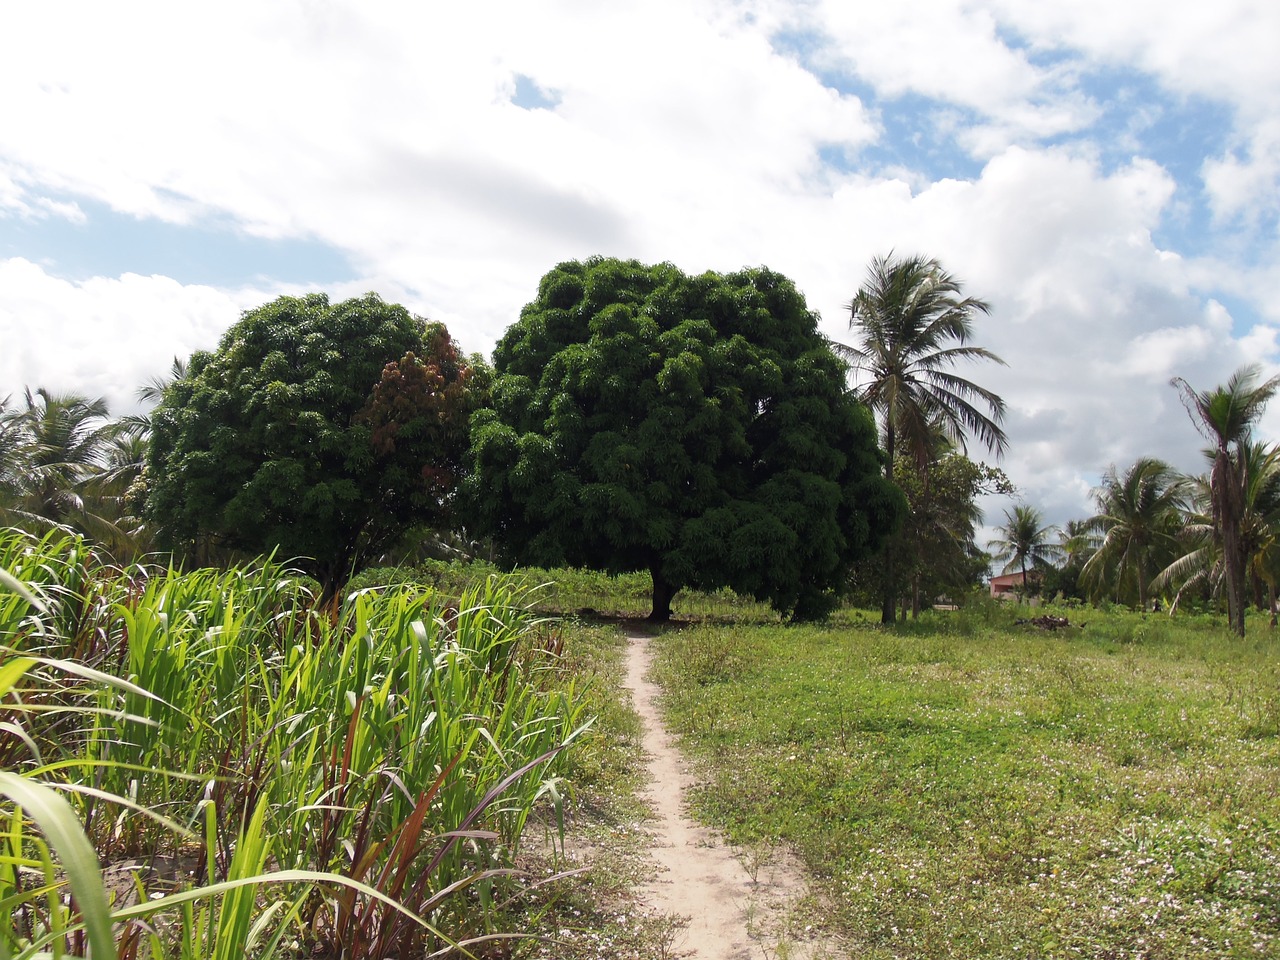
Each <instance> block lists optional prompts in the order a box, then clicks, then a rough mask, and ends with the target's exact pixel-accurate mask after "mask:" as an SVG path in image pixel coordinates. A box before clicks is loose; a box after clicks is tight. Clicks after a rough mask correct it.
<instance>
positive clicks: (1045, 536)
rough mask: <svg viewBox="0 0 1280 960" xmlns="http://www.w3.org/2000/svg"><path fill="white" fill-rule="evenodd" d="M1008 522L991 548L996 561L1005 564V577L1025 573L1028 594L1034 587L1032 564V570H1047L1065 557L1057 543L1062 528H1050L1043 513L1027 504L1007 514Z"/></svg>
mask: <svg viewBox="0 0 1280 960" xmlns="http://www.w3.org/2000/svg"><path fill="white" fill-rule="evenodd" d="M1004 518H1005V522H1004V525H1003V526H999V527H996V532H997V533H999V534H1000V536H999V537H997V538H996V539H994V540H992V541H990V542H989V543H988V544H987V545H988V546H989V547H991V548H992V549H993V550H994V551H995V555H994V557H993V558H992V559H994V560H995V562H996V563H1000V562H1004V569H1003V570H1002V571H1001V573H1009V572H1010V571H1012V570H1015V569H1017V570H1021V571H1022V589H1023V592H1024V593H1025V592H1026V590H1027V588H1028V586H1029V583H1030V581H1028V580H1027V565H1028V564H1030V566H1031V569H1032V570H1044V569H1045V568H1046V567H1050V566H1052V565H1053V564H1054V563H1056V562H1057V560H1058V559H1059V558H1060V557H1061V556H1062V547H1061V546H1059V545H1058V544H1057V543H1055V542H1054V540H1053V538H1054V536H1055V535H1056V534H1057V533H1058V528H1057V527H1055V526H1052V525H1048V526H1046V525H1045V523H1044V518H1043V517H1042V516H1041V515H1040V511H1039V510H1037V509H1036V508H1035V507H1029V506H1026V505H1024V504H1019V505H1017V506H1015V507H1014V508H1013V510H1012V511H1009V510H1006V511H1005V512H1004Z"/></svg>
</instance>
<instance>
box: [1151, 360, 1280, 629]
mask: <svg viewBox="0 0 1280 960" xmlns="http://www.w3.org/2000/svg"><path fill="white" fill-rule="evenodd" d="M1258 377H1259V371H1258V368H1257V367H1256V366H1247V367H1242V368H1240V369H1239V370H1237V371H1236V372H1235V373H1233V374H1232V375H1231V377H1230V379H1228V380H1227V382H1226V384H1225V385H1223V386H1218V387H1214V388H1213V389H1212V390H1203V391H1196V390H1194V389H1192V387H1191V385H1190V384H1189V383H1187V381H1185V380H1183V379H1182V378H1181V377H1174V378H1173V380H1171V381H1170V383H1171V384H1172V386H1173V387H1174V388H1175V389H1177V390H1178V392H1179V394H1180V395H1181V397H1182V405H1183V406H1184V407H1186V409H1187V414H1188V416H1190V417H1191V422H1192V423H1193V424H1195V427H1196V429H1197V430H1199V431H1200V434H1201V435H1202V436H1203V437H1205V439H1207V440H1208V441H1209V442H1210V443H1212V444H1213V453H1214V455H1213V468H1212V470H1211V471H1210V474H1209V493H1210V498H1211V505H1212V509H1213V529H1214V536H1215V538H1216V539H1217V540H1218V541H1219V543H1220V544H1221V548H1222V559H1223V573H1224V575H1225V578H1226V589H1227V618H1228V620H1229V621H1230V623H1231V629H1232V630H1233V631H1235V633H1236V634H1237V635H1238V636H1241V637H1243V636H1244V606H1245V594H1244V574H1245V561H1246V557H1245V553H1244V545H1243V542H1242V539H1241V525H1242V522H1243V518H1244V499H1245V489H1244V488H1245V478H1244V473H1243V469H1242V464H1243V457H1241V456H1240V448H1241V445H1242V444H1245V443H1247V442H1248V441H1249V438H1250V434H1251V430H1252V427H1253V423H1254V422H1255V421H1256V420H1257V419H1258V417H1259V416H1260V415H1261V414H1262V411H1263V408H1265V407H1266V405H1267V402H1268V401H1269V400H1270V399H1271V398H1272V396H1274V395H1275V392H1276V390H1277V389H1280V376H1275V377H1272V378H1270V379H1269V380H1267V381H1265V382H1263V383H1259V382H1258Z"/></svg>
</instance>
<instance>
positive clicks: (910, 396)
mask: <svg viewBox="0 0 1280 960" xmlns="http://www.w3.org/2000/svg"><path fill="white" fill-rule="evenodd" d="M960 287H961V285H960V282H959V281H958V280H956V279H955V278H954V277H953V276H951V274H949V273H947V272H946V271H945V270H943V269H942V266H941V265H940V264H939V263H938V261H937V260H930V259H926V258H924V257H920V256H910V257H902V258H898V257H895V256H894V255H893V254H892V253H890V254H889V255H888V256H886V257H876V258H875V259H873V260H872V261H871V265H870V267H869V268H868V271H867V279H866V282H865V283H864V284H863V286H862V288H861V289H860V290H859V291H858V293H857V295H856V296H855V297H854V298H853V300H852V301H850V303H849V314H850V317H849V327H850V329H851V330H854V331H856V332H857V334H858V343H857V344H856V345H854V346H846V345H843V344H837V345H836V348H837V350H838V351H839V352H840V353H841V354H842V355H843V356H845V357H846V358H847V359H848V360H849V361H850V365H851V366H852V368H853V373H854V378H855V380H859V379H860V380H863V383H862V384H861V385H860V386H857V387H855V389H856V390H857V393H858V396H859V398H860V399H861V400H862V402H863V403H865V404H867V405H868V406H869V407H871V409H872V410H874V411H875V412H876V413H877V414H878V416H879V418H880V423H881V429H882V430H883V431H884V444H885V453H886V454H887V455H888V456H887V459H886V462H885V476H887V477H888V478H889V479H890V480H892V479H893V469H894V458H895V457H896V456H897V455H898V446H899V444H901V445H902V447H903V448H904V452H906V453H907V454H909V455H910V457H911V459H912V460H913V461H914V463H915V465H916V467H917V469H918V470H919V471H920V472H921V473H922V474H923V479H924V484H925V489H926V491H927V489H928V464H929V462H930V459H931V457H932V452H933V450H934V449H935V446H936V444H935V442H934V437H935V435H936V433H937V431H938V430H939V429H941V431H942V432H943V433H944V434H945V435H946V436H947V437H948V438H949V439H950V440H951V441H952V442H953V443H955V444H956V445H958V446H959V447H960V448H961V449H964V448H965V447H964V444H965V437H966V434H970V433H971V434H973V435H974V436H976V437H977V438H978V440H979V441H981V442H982V444H983V445H984V446H986V447H987V449H989V450H992V451H994V452H995V453H996V455H997V456H999V455H1000V454H1002V453H1003V452H1004V450H1005V447H1006V445H1007V444H1008V439H1007V438H1006V437H1005V434H1004V431H1003V429H1001V426H1000V423H1001V421H1002V420H1003V419H1004V401H1003V400H1001V399H1000V397H999V396H997V395H996V394H995V393H993V392H991V391H990V390H987V389H986V388H984V387H981V386H979V385H978V384H976V383H974V382H972V381H971V380H966V379H965V378H964V377H961V376H958V375H957V374H955V373H953V372H952V368H953V367H954V366H955V364H956V363H958V362H961V361H965V362H969V361H977V360H991V361H993V362H995V363H999V364H1002V365H1003V364H1004V361H1003V360H1001V359H1000V358H999V357H998V356H996V355H995V354H994V353H992V352H991V351H990V350H987V349H985V348H983V347H977V346H972V345H970V344H969V340H970V338H971V337H972V335H973V317H974V316H975V315H976V314H980V313H982V314H985V313H989V312H990V309H991V308H990V306H989V305H988V304H987V303H986V302H984V301H982V300H977V299H974V298H973V297H963V298H962V297H961V293H960ZM886 567H887V568H888V570H887V575H886V583H887V584H888V585H889V586H888V588H887V589H886V591H885V596H884V598H883V599H884V605H883V608H882V620H883V621H884V622H885V623H891V622H892V621H893V615H894V607H895V605H896V597H895V595H894V594H895V587H894V584H893V574H892V568H893V556H892V551H890V552H889V553H888V555H887V556H886Z"/></svg>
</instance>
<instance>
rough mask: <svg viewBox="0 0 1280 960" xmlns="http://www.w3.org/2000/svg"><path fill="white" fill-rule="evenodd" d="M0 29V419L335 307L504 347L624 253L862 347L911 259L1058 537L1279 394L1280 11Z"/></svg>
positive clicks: (591, 14) (306, 1) (156, 13)
mask: <svg viewBox="0 0 1280 960" xmlns="http://www.w3.org/2000/svg"><path fill="white" fill-rule="evenodd" d="M0 37H4V38H5V40H6V42H5V43H4V45H3V46H4V54H3V56H0V398H3V397H4V396H6V395H11V396H12V397H13V399H14V401H17V400H19V399H20V397H21V394H22V391H23V390H24V389H25V388H27V387H31V388H34V387H38V386H44V387H47V388H49V389H52V390H59V391H75V392H79V393H83V394H87V395H90V396H103V397H105V398H106V399H107V400H108V401H109V403H110V405H111V409H112V411H113V412H114V413H117V414H124V413H130V412H134V411H136V410H137V408H138V402H137V399H136V394H137V390H138V388H139V387H140V386H141V385H143V384H144V383H146V382H147V381H148V380H149V379H151V378H152V377H157V376H162V375H164V374H165V373H166V371H167V370H168V369H169V367H170V364H171V361H172V359H173V358H174V357H175V356H181V357H186V356H188V355H190V353H191V352H192V351H194V350H197V349H212V348H214V347H216V345H217V342H218V339H219V338H220V337H221V335H222V334H223V332H225V331H226V330H227V328H228V327H230V326H231V325H232V324H233V323H234V322H235V321H236V320H237V319H238V317H239V316H240V314H241V312H242V311H244V310H246V309H250V308H252V307H255V306H257V305H259V304H262V303H265V302H267V301H269V300H271V299H274V298H275V297H277V296H279V295H281V294H299V293H303V292H307V291H312V290H320V291H324V292H327V293H328V294H329V295H330V297H331V298H333V299H335V300H336V299H341V298H345V297H348V296H355V295H359V294H362V293H365V292H367V291H376V292H378V293H379V294H381V295H382V296H383V297H384V298H385V299H387V300H392V301H396V302H400V303H403V304H405V305H406V306H407V307H409V308H410V309H411V310H413V311H414V312H415V313H418V314H420V315H422V316H425V317H429V318H430V319H432V320H436V321H441V322H444V323H445V324H446V325H447V326H448V327H449V330H450V332H451V333H452V334H453V336H454V338H455V339H456V340H457V341H458V342H459V343H460V344H461V345H462V347H463V348H464V349H465V350H466V351H468V352H482V353H485V354H488V353H490V351H491V350H492V348H493V346H494V344H495V342H496V341H497V339H498V338H499V337H500V336H501V335H502V333H503V331H504V330H505V329H506V327H507V326H508V325H509V324H510V323H512V322H513V321H514V320H515V319H516V318H517V316H518V314H519V311H520V308H521V306H522V305H523V304H525V303H527V302H528V301H530V300H531V299H533V297H534V294H535V292H536V289H537V284H538V279H539V278H540V277H541V276H542V275H543V274H545V273H546V272H547V271H548V270H550V269H551V268H552V267H554V266H555V264H557V263H559V262H561V261H565V260H573V259H583V258H586V257H589V256H592V255H596V254H600V255H605V256H618V257H628V258H631V257H634V258H636V259H639V260H641V261H644V262H646V263H656V262H660V261H670V262H673V263H675V264H676V265H677V266H679V267H681V268H682V269H684V270H686V271H689V272H702V271H705V270H717V271H731V270H736V269H739V268H741V267H744V266H758V265H767V266H769V267H770V268H772V269H774V270H778V271H780V272H782V273H784V274H786V275H787V276H789V277H791V279H792V280H794V281H795V283H796V285H797V286H798V288H799V289H800V290H801V291H802V292H803V293H804V295H805V297H806V299H807V302H808V304H809V306H810V308H811V309H813V310H815V311H817V312H818V313H819V314H820V315H821V318H822V319H821V328H822V330H823V332H824V333H825V334H826V335H827V336H829V337H831V338H832V339H834V340H837V341H841V342H845V343H851V342H854V336H855V335H854V332H853V331H851V330H850V329H849V315H848V309H847V304H848V302H849V300H850V299H851V298H852V297H853V295H854V294H855V293H856V292H857V290H858V288H859V286H860V285H861V284H862V283H863V281H864V279H865V276H866V267H867V264H868V262H869V261H870V260H871V259H872V258H873V257H875V256H878V255H885V254H888V253H889V252H890V251H893V252H896V253H898V254H910V253H919V254H923V255H926V256H929V257H935V258H937V259H938V260H939V261H940V262H941V263H942V265H943V267H944V268H945V269H947V270H948V271H949V272H951V273H952V274H953V275H955V276H956V277H957V278H959V279H960V280H961V281H962V282H963V284H964V292H965V293H966V294H968V295H972V296H975V297H979V298H981V299H983V300H986V301H988V302H989V303H990V304H991V313H990V315H989V316H986V317H981V318H979V319H978V321H977V323H976V324H975V337H974V340H973V342H974V343H976V344H978V345H980V346H985V347H987V348H988V349H991V350H993V351H994V352H996V353H997V354H999V355H1000V357H1002V358H1003V359H1004V360H1005V362H1006V363H1007V366H1004V367H1000V366H996V365H994V364H985V365H975V366H972V367H966V368H962V369H961V370H960V371H958V372H960V373H961V374H962V375H965V376H968V377H970V378H971V379H974V380H976V381H978V382H980V383H982V384H983V385H984V386H987V387H989V388H990V389H992V390H994V391H996V392H997V393H998V394H1000V395H1001V396H1002V397H1003V398H1004V399H1005V401H1006V404H1007V408H1008V409H1007V413H1006V419H1005V424H1004V426H1005V430H1006V433H1007V434H1008V437H1009V448H1008V451H1007V453H1006V455H1005V456H1004V458H1003V459H1002V460H1000V461H998V463H999V465H1000V466H1002V467H1003V468H1004V470H1005V471H1006V472H1007V473H1008V475H1009V477H1010V478H1011V479H1012V480H1013V482H1014V483H1015V484H1016V485H1017V488H1018V491H1019V495H1020V497H1021V498H1022V499H1023V500H1024V501H1025V502H1026V503H1028V504H1030V505H1032V506H1034V507H1037V508H1038V509H1040V510H1041V511H1042V512H1043V513H1044V515H1045V517H1046V519H1047V520H1048V521H1051V522H1054V523H1063V522H1064V521H1065V520H1067V519H1070V518H1079V517H1084V516H1087V515H1089V514H1091V513H1092V512H1093V509H1092V505H1093V504H1092V499H1091V491H1092V490H1093V489H1094V488H1095V487H1096V485H1097V484H1098V482H1099V479H1100V477H1101V475H1102V473H1103V471H1105V470H1106V469H1107V468H1108V466H1111V465H1115V466H1116V467H1117V468H1119V469H1121V470H1123V469H1124V468H1125V467H1127V466H1128V465H1129V464H1131V463H1132V462H1133V461H1134V460H1136V459H1137V458H1138V457H1140V456H1156V457H1161V458H1163V459H1166V460H1168V461H1169V462H1171V463H1173V464H1174V465H1175V466H1177V467H1179V468H1180V469H1183V470H1186V471H1194V472H1200V471H1201V469H1202V457H1201V453H1200V451H1201V448H1202V447H1203V446H1204V440H1203V438H1201V437H1200V436H1199V435H1198V434H1197V433H1196V431H1195V429H1194V427H1193V426H1192V423H1191V421H1190V420H1189V418H1188V417H1187V415H1186V413H1185V411H1184V410H1183V408H1182V406H1181V403H1180V401H1179V398H1178V394H1177V392H1176V391H1175V390H1174V389H1173V388H1172V387H1171V386H1170V385H1169V381H1170V379H1171V378H1172V377H1182V378H1185V379H1186V380H1187V381H1188V382H1189V383H1190V384H1192V385H1193V386H1194V387H1196V388H1209V387H1212V386H1214V385H1215V384H1218V383H1222V382H1224V381H1225V380H1226V378H1227V377H1228V376H1230V374H1231V373H1232V372H1233V371H1234V370H1236V369H1237V368H1238V367H1240V366H1242V365H1244V364H1246V363H1256V364H1259V365H1261V368H1262V371H1263V373H1264V374H1266V375H1270V374H1272V373H1275V372H1278V371H1280V340H1278V336H1280V298H1277V297H1276V296H1275V291H1276V290H1277V289H1280V57H1278V56H1276V49H1277V43H1278V42H1280V4H1276V3H1274V2H1273V0H1216V2H1214V3H1211V4H1206V3H1203V2H1189V0H1106V2H1103V0H1073V2H1071V3H1052V4H1050V3H1044V2H1041V0H988V2H959V0H916V2H913V3H911V4H899V3H891V2H877V3H869V2H865V0H741V2H738V0H610V2H608V3H601V2H596V0H521V2H515V0H494V2H490V3H485V4H457V3H452V4H445V3H439V2H434V0H416V2H395V0H365V2H361V3H358V4H357V3H340V2H337V0H251V2H241V0H224V2H222V3H219V4H175V3H172V2H169V0H164V2H131V0H122V2H117V3H111V4H103V3H98V2H68V3H58V4H48V3H26V4H5V5H4V6H3V7H0ZM1260 434H1261V435H1262V436H1263V438H1264V439H1278V438H1280V403H1277V404H1275V405H1274V409H1272V410H1269V411H1268V413H1267V414H1266V416H1265V418H1264V420H1263V422H1262V424H1261V428H1260ZM970 453H971V454H973V455H974V456H979V455H983V456H985V452H984V451H983V450H982V449H981V448H972V449H971V450H970ZM988 459H990V458H988ZM1009 505H1010V504H1009V503H1008V502H1007V501H1000V502H994V503H991V504H989V505H988V516H987V523H988V529H989V527H990V525H991V524H993V523H998V522H999V521H1000V520H1001V519H1002V518H1001V513H1000V511H1001V510H1002V509H1003V508H1004V507H1007V506H1009Z"/></svg>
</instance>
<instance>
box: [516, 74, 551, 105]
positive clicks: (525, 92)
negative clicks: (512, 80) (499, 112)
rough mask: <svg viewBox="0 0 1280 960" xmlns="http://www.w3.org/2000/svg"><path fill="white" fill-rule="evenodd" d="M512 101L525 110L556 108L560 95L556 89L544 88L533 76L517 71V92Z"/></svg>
mask: <svg viewBox="0 0 1280 960" xmlns="http://www.w3.org/2000/svg"><path fill="white" fill-rule="evenodd" d="M511 102H512V103H514V104H515V105H516V106H517V107H522V108H524V109H525V110H554V109H555V108H556V107H558V106H559V105H560V95H559V94H558V93H556V92H555V91H554V90H552V91H547V90H544V89H543V88H542V87H540V86H539V85H538V82H537V81H536V80H534V79H533V78H532V77H526V76H525V75H524V74H523V73H517V74H516V92H515V93H514V94H513V95H512V97H511Z"/></svg>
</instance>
